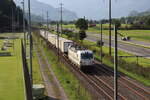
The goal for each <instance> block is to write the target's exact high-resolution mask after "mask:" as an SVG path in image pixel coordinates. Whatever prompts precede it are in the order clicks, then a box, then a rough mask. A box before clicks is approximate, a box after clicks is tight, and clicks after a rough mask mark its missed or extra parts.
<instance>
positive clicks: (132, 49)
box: [86, 34, 150, 59]
mask: <svg viewBox="0 0 150 100" xmlns="http://www.w3.org/2000/svg"><path fill="white" fill-rule="evenodd" d="M86 39H87V40H90V41H93V42H96V41H97V40H99V38H98V37H96V36H93V35H89V34H88V35H87V38H86ZM103 41H104V45H105V46H108V45H109V41H108V39H103ZM112 46H113V47H114V40H112ZM118 48H119V49H120V50H122V51H125V52H128V53H132V54H134V55H137V56H148V55H149V56H150V49H148V48H143V47H141V46H135V45H131V44H126V43H122V42H118ZM147 58H149V59H150V57H147Z"/></svg>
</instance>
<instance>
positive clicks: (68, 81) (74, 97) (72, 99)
mask: <svg viewBox="0 0 150 100" xmlns="http://www.w3.org/2000/svg"><path fill="white" fill-rule="evenodd" d="M40 43H41V42H39V43H38V44H40ZM41 47H42V48H44V51H45V54H46V55H47V58H48V61H49V63H50V64H51V67H52V70H53V71H54V73H55V75H56V76H57V78H58V80H59V81H60V84H61V85H62V87H63V88H64V90H65V92H66V94H67V96H68V98H69V100H91V96H90V94H89V93H88V92H87V91H86V89H85V88H84V87H83V86H82V83H80V82H79V80H77V78H76V77H75V76H74V75H73V74H72V73H71V72H70V71H69V69H68V68H67V67H66V65H64V64H63V63H62V62H58V58H57V56H56V55H55V53H54V52H53V51H51V50H50V49H48V47H47V46H46V45H44V43H43V44H41Z"/></svg>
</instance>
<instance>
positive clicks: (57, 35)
mask: <svg viewBox="0 0 150 100" xmlns="http://www.w3.org/2000/svg"><path fill="white" fill-rule="evenodd" d="M57 50H58V51H57V52H58V62H59V23H58V22H57Z"/></svg>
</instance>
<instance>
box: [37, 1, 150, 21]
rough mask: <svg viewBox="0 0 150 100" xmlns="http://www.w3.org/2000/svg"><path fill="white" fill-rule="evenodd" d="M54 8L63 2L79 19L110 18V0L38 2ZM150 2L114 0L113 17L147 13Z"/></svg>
mask: <svg viewBox="0 0 150 100" xmlns="http://www.w3.org/2000/svg"><path fill="white" fill-rule="evenodd" d="M38 1H41V2H44V3H47V4H50V5H52V6H53V7H56V8H58V7H60V5H59V4H60V3H61V2H62V3H63V4H64V5H63V6H64V7H65V8H67V9H68V10H71V11H74V12H76V14H77V16H78V17H83V16H86V18H88V19H103V18H105V19H106V18H108V4H109V0H38ZM149 5H150V0H112V17H113V18H118V17H122V16H127V15H128V14H129V12H131V11H133V10H136V11H139V12H141V11H145V10H148V9H150V6H149Z"/></svg>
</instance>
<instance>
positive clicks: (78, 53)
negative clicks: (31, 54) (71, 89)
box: [41, 31, 94, 68]
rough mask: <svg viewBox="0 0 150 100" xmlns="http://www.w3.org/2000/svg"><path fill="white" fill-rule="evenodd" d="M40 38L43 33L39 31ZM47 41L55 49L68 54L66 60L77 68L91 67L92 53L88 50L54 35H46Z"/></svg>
mask: <svg viewBox="0 0 150 100" xmlns="http://www.w3.org/2000/svg"><path fill="white" fill-rule="evenodd" d="M41 36H42V37H45V36H44V32H43V31H41ZM48 41H49V42H50V43H51V44H53V45H54V46H55V47H56V48H59V49H60V51H61V52H63V53H66V54H68V58H69V59H70V60H71V61H72V62H73V63H74V64H75V65H77V66H79V67H80V68H81V66H91V65H93V60H94V57H93V52H92V51H90V50H85V49H81V48H79V47H78V46H74V45H73V41H71V40H68V39H65V38H62V37H59V38H58V37H57V35H55V34H51V33H48Z"/></svg>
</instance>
